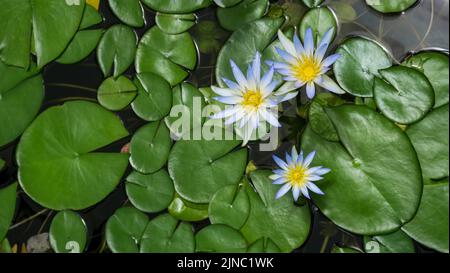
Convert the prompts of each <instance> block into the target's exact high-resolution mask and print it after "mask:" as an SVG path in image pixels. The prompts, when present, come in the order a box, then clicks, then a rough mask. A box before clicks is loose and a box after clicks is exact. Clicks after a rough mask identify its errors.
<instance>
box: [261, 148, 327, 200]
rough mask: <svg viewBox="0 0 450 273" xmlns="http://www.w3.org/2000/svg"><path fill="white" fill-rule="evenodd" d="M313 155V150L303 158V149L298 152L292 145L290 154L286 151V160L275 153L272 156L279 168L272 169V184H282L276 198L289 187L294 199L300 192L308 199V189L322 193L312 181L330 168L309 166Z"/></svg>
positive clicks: (319, 178) (316, 179) (320, 177)
mask: <svg viewBox="0 0 450 273" xmlns="http://www.w3.org/2000/svg"><path fill="white" fill-rule="evenodd" d="M315 155H316V152H315V151H314V152H312V153H310V154H308V155H307V156H306V158H303V151H301V152H300V154H298V153H297V150H296V149H295V146H294V147H292V152H291V154H290V155H289V154H288V153H286V161H283V160H282V159H280V158H279V157H277V156H275V155H273V156H272V157H273V160H274V161H275V163H277V165H278V166H279V167H280V168H281V169H276V170H274V171H273V172H274V174H273V175H271V176H270V179H272V180H273V184H276V185H283V186H282V187H281V188H280V190H279V191H278V192H277V194H276V196H275V198H276V199H278V198H281V197H282V196H283V195H285V194H286V193H287V192H288V191H289V190H291V189H292V195H293V196H294V200H295V201H297V200H298V198H299V197H300V194H302V195H303V196H304V197H306V198H308V199H309V198H310V197H309V192H308V191H312V192H314V193H317V194H320V195H323V194H324V193H323V192H322V191H321V190H320V189H319V187H317V186H316V185H315V184H314V182H315V181H319V180H321V179H323V177H322V176H323V175H324V174H327V173H328V172H330V169H327V168H324V167H322V166H317V167H310V165H311V162H312V161H313V159H314V156H315Z"/></svg>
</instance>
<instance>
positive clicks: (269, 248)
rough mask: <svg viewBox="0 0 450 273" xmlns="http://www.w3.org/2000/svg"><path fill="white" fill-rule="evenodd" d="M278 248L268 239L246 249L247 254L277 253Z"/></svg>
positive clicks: (258, 241) (260, 240)
mask: <svg viewBox="0 0 450 273" xmlns="http://www.w3.org/2000/svg"><path fill="white" fill-rule="evenodd" d="M279 252H281V250H280V248H279V247H278V246H277V245H276V244H275V243H274V242H273V241H272V240H271V239H270V238H266V239H265V238H261V239H259V240H257V241H256V242H254V243H253V244H252V245H251V246H249V247H248V249H247V253H279Z"/></svg>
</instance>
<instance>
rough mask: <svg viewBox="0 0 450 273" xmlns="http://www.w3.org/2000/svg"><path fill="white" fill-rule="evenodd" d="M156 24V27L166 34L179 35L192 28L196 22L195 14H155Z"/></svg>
mask: <svg viewBox="0 0 450 273" xmlns="http://www.w3.org/2000/svg"><path fill="white" fill-rule="evenodd" d="M155 20H156V24H157V25H158V27H159V28H160V29H161V30H162V31H164V32H165V33H168V34H180V33H182V32H185V31H187V30H189V29H190V28H191V27H193V26H194V25H195V23H196V21H197V17H196V16H195V14H193V13H190V14H167V13H160V12H158V13H157V14H156V18H155Z"/></svg>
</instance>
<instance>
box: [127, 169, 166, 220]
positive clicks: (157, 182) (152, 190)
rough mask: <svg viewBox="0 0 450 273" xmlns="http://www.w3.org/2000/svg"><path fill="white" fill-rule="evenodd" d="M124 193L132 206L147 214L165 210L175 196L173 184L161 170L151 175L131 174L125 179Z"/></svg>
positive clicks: (164, 171)
mask: <svg viewBox="0 0 450 273" xmlns="http://www.w3.org/2000/svg"><path fill="white" fill-rule="evenodd" d="M126 191H127V196H128V199H129V200H130V202H131V203H132V204H133V206H135V207H136V208H138V209H139V210H141V211H143V212H148V213H150V212H159V211H162V210H164V209H166V208H167V207H168V206H169V204H170V203H171V202H172V199H173V197H174V194H175V189H174V187H173V182H172V180H171V179H170V176H169V174H168V173H167V171H166V170H163V169H162V170H159V171H157V172H155V173H152V174H141V173H138V172H132V173H131V174H130V175H129V176H128V177H127V183H126Z"/></svg>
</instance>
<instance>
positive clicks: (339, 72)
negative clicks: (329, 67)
mask: <svg viewBox="0 0 450 273" xmlns="http://www.w3.org/2000/svg"><path fill="white" fill-rule="evenodd" d="M336 53H339V54H341V57H340V58H339V59H338V60H337V61H336V62H335V63H334V65H333V69H334V75H335V77H336V80H337V82H338V83H339V85H340V86H341V87H342V88H343V89H344V90H345V91H347V92H348V93H350V94H352V95H354V96H358V97H372V96H373V79H374V77H375V76H377V77H380V74H379V73H378V71H379V70H381V69H384V68H388V67H390V66H391V65H392V61H391V58H390V57H389V55H388V53H386V51H385V50H384V49H383V48H382V47H381V46H380V45H378V44H377V43H376V42H374V41H372V40H370V39H368V38H363V37H355V38H350V39H348V40H346V41H345V42H344V43H343V44H341V45H340V46H339V48H338V49H337V50H336Z"/></svg>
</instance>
